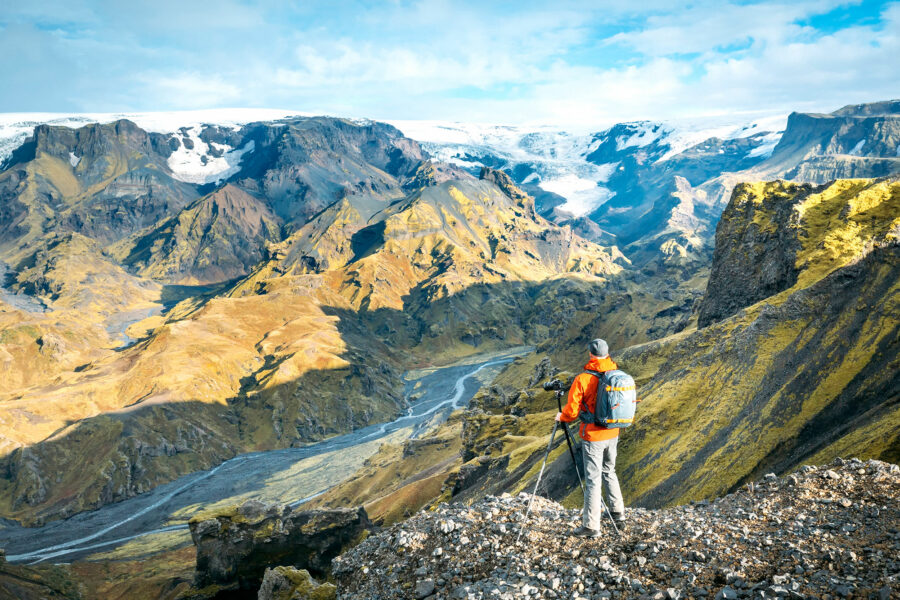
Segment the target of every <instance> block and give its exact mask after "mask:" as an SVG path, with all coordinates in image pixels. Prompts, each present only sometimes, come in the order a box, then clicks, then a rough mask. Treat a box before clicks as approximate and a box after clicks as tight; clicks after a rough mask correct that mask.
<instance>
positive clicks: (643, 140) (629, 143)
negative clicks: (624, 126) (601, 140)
mask: <svg viewBox="0 0 900 600" xmlns="http://www.w3.org/2000/svg"><path fill="white" fill-rule="evenodd" d="M635 126H636V131H635V132H634V133H632V134H631V135H629V136H624V135H620V136H619V137H617V138H616V151H617V152H621V151H622V150H625V149H626V148H635V147H638V148H640V147H643V146H649V145H650V144H652V143H653V142H655V141H656V140H658V139H659V138H660V137H661V136H662V135H663V134H665V133H668V132H667V131H666V130H665V129H664V128H663V126H662V125H660V124H659V123H651V122H640V123H635Z"/></svg>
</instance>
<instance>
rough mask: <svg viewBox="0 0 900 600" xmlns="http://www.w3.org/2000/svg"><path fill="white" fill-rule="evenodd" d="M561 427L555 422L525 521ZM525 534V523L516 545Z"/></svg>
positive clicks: (526, 511)
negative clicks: (558, 429)
mask: <svg viewBox="0 0 900 600" xmlns="http://www.w3.org/2000/svg"><path fill="white" fill-rule="evenodd" d="M558 427H559V421H554V423H553V433H551V434H550V443H549V444H547V452H545V453H544V462H542V463H541V470H540V472H538V476H537V481H535V482H534V491H532V492H531V500H529V501H528V508H527V509H525V519H524V521H528V515H530V514H531V505H532V503H534V497H535V496H536V495H537V491H538V486H539V485H541V477H543V476H544V467H546V466H547V457H549V456H550V449H551V448H552V447H553V438H555V437H556V430H557V428H558ZM524 532H525V523H522V529H520V530H519V535H518V536H517V537H516V543H517V544H518V543H519V540H520V539H522V534H523V533H524Z"/></svg>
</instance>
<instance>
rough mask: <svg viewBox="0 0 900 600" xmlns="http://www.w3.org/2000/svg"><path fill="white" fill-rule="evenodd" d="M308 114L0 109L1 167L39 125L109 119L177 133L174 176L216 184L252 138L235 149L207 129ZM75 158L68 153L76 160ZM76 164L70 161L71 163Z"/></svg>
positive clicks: (234, 167)
mask: <svg viewBox="0 0 900 600" xmlns="http://www.w3.org/2000/svg"><path fill="white" fill-rule="evenodd" d="M297 116H309V115H308V114H306V113H299V112H297V111H287V110H277V109H210V110H191V111H173V112H145V113H80V114H63V113H0V165H2V164H3V163H4V162H5V161H6V160H7V159H8V158H9V157H10V156H11V155H12V153H13V151H14V150H15V149H16V148H18V147H19V146H21V145H22V143H23V142H24V141H25V140H26V139H27V138H28V137H29V136H30V135H31V134H32V133H33V132H34V128H35V127H36V126H38V125H54V126H60V127H82V126H84V125H87V124H89V123H111V122H113V121H118V120H119V119H128V120H129V121H132V122H134V123H135V124H136V125H138V126H139V127H140V128H141V129H143V130H144V131H147V132H152V133H162V134H178V135H177V138H180V139H179V142H178V143H177V144H175V143H174V142H173V145H177V147H175V148H174V151H173V152H172V154H171V156H169V159H168V165H169V168H170V169H171V170H172V173H173V174H174V175H175V177H176V178H177V179H180V180H181V181H185V182H188V183H199V184H203V183H214V182H216V181H222V180H224V179H227V178H228V177H230V176H231V175H233V174H234V173H237V171H238V170H239V168H240V162H241V158H242V157H243V156H244V155H245V154H246V153H247V152H250V151H252V150H253V142H252V141H251V142H249V143H247V144H245V145H243V146H241V147H238V148H235V147H232V146H231V145H229V144H227V143H220V142H217V141H213V140H211V139H209V136H208V135H204V132H206V130H207V129H210V128H211V127H215V128H218V129H220V130H221V129H225V130H228V129H231V130H236V129H239V128H240V127H241V126H243V125H246V124H247V123H253V122H257V121H277V120H281V119H285V118H288V117H297ZM78 158H79V157H77V156H74V157H71V160H72V161H77V160H78ZM73 166H74V165H73Z"/></svg>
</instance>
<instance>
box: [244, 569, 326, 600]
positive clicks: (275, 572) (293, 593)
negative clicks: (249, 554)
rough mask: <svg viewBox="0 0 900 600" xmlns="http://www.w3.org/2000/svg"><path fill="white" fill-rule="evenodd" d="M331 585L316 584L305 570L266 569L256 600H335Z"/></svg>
mask: <svg viewBox="0 0 900 600" xmlns="http://www.w3.org/2000/svg"><path fill="white" fill-rule="evenodd" d="M336 597H337V588H336V587H335V586H334V584H333V583H318V582H316V580H315V579H313V578H312V576H311V575H310V574H309V571H307V570H306V569H295V568H294V567H275V568H274V569H266V572H265V575H263V581H262V585H261V586H260V588H259V595H258V596H257V598H258V600H335V598H336Z"/></svg>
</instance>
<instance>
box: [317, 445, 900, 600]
mask: <svg viewBox="0 0 900 600" xmlns="http://www.w3.org/2000/svg"><path fill="white" fill-rule="evenodd" d="M898 497H900V468H898V466H897V465H892V464H889V463H884V462H879V461H873V460H870V461H866V462H863V461H859V460H856V459H850V460H843V459H836V460H835V462H833V463H832V464H830V465H828V466H825V467H813V466H805V467H802V468H801V469H800V470H799V471H797V472H795V473H792V474H789V475H787V476H786V477H777V476H775V475H774V474H770V475H766V476H765V477H763V478H762V479H761V480H759V481H757V482H754V483H751V484H747V485H746V486H744V487H742V488H741V489H740V490H738V491H736V492H735V493H732V494H729V495H728V496H725V497H722V498H719V499H716V500H713V501H700V502H695V503H692V504H689V505H684V506H677V507H674V508H668V509H661V510H648V509H640V508H637V509H628V510H627V511H626V517H627V527H626V529H625V531H623V532H622V533H621V534H616V533H615V532H614V531H612V526H611V525H608V526H605V527H604V530H603V532H602V536H601V538H599V539H582V538H577V537H574V536H573V535H572V532H573V531H574V530H575V528H576V527H577V526H578V525H579V524H580V510H572V509H565V508H563V507H562V506H561V505H560V504H557V503H556V502H552V501H550V500H547V499H544V498H541V497H537V498H536V500H535V502H534V505H533V507H532V513H531V515H530V516H529V518H528V520H527V521H525V520H524V513H525V510H526V504H527V502H528V500H529V499H530V496H529V495H527V494H524V493H522V494H519V495H518V496H510V495H508V494H505V495H503V496H500V497H493V496H488V497H487V498H485V499H483V500H481V501H479V502H476V503H474V504H473V505H471V506H465V505H461V504H453V503H450V504H441V505H439V506H438V507H437V508H436V510H434V511H431V512H420V513H419V514H417V515H415V516H414V517H412V518H411V519H409V520H407V521H405V522H403V523H400V524H397V525H394V526H392V527H390V528H388V529H386V530H384V531H382V532H380V533H378V534H375V535H373V536H371V537H369V538H368V539H366V540H365V541H364V542H363V543H362V544H360V545H359V546H357V547H356V548H354V549H352V550H350V551H349V552H347V553H346V554H344V555H342V556H341V557H338V558H337V559H335V561H334V563H333V572H334V575H335V578H336V580H337V583H338V598H342V599H351V598H353V599H356V600H363V599H367V600H388V599H394V598H396V599H401V598H403V599H405V598H415V599H419V600H422V599H427V600H439V599H460V600H474V599H480V598H491V599H498V600H503V599H513V598H515V599H519V598H560V599H561V598H566V599H569V598H571V599H574V600H577V599H600V598H649V599H653V600H665V599H668V600H674V599H680V598H701V599H702V598H705V599H710V600H712V599H716V600H719V599H731V598H822V599H836V598H877V599H879V600H887V599H889V598H900V508H898ZM523 527H524V531H523V532H522V536H521V539H520V540H519V541H517V538H518V537H519V533H520V531H521V530H522V528H523Z"/></svg>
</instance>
